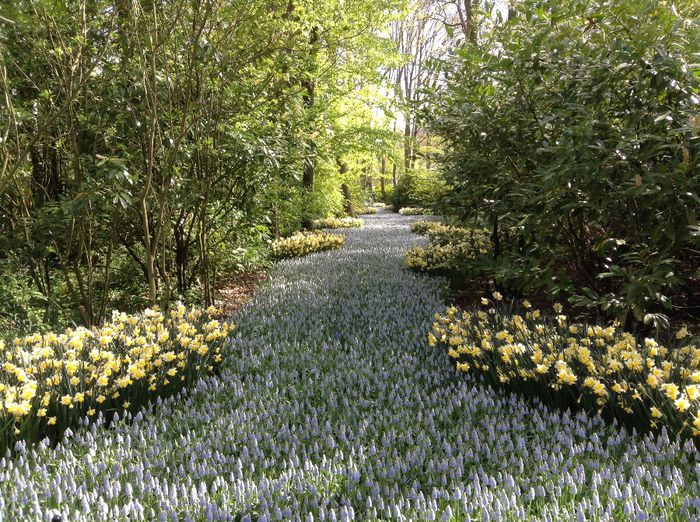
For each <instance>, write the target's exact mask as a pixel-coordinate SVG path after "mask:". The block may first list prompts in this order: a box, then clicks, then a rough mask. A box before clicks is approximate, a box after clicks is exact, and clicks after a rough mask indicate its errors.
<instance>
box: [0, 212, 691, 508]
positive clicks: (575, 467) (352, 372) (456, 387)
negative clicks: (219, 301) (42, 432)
mask: <svg viewBox="0 0 700 522" xmlns="http://www.w3.org/2000/svg"><path fill="white" fill-rule="evenodd" d="M364 219H365V226H364V228H362V229H347V230H343V231H342V234H343V235H344V236H345V238H346V242H345V246H344V247H343V248H342V249H341V250H334V251H327V252H322V253H316V254H312V255H309V256H306V257H301V258H293V259H288V260H284V261H281V262H280V263H278V264H277V266H276V268H275V270H274V271H273V273H272V276H271V279H270V281H269V283H268V284H266V285H265V286H264V287H262V288H261V289H260V290H259V292H258V293H257V295H256V297H255V298H254V300H253V301H252V302H251V303H250V304H249V305H247V306H246V307H245V308H244V309H242V310H241V311H239V312H238V313H237V314H236V316H235V317H234V318H233V320H234V321H235V323H236V324H237V325H238V328H237V330H236V336H235V338H234V339H233V341H232V342H231V344H230V346H228V348H227V350H226V353H225V358H224V361H223V367H222V369H221V373H220V375H219V376H216V377H210V378H207V379H205V380H202V381H200V382H199V383H197V384H196V385H195V387H194V388H193V389H191V390H190V391H189V392H187V393H184V394H178V395H177V396H175V397H172V398H169V399H165V400H157V401H156V404H154V405H152V406H151V407H150V408H147V409H146V410H145V411H143V412H140V413H138V414H136V415H134V416H133V417H132V416H131V415H130V414H128V413H127V414H125V415H123V418H122V420H120V421H118V422H116V423H115V424H114V425H113V426H112V427H110V428H109V429H106V428H104V426H103V425H102V424H103V423H102V421H100V420H98V422H96V423H93V424H90V425H88V426H83V427H80V428H78V429H76V430H74V433H72V434H71V435H70V436H69V437H68V438H67V439H66V440H64V441H63V442H61V444H60V445H59V446H58V447H57V448H55V449H52V448H48V447H46V445H45V444H40V445H37V446H35V447H32V448H26V447H18V448H17V452H16V454H15V455H13V456H10V455H7V456H5V457H4V458H3V459H2V460H0V521H8V522H9V521H13V522H14V521H25V520H26V521H38V520H47V521H51V520H58V519H59V518H60V519H61V520H65V521H71V522H75V521H103V520H104V521H108V520H109V521H112V520H127V519H128V520H132V521H133V520H144V521H146V520H147V521H151V520H163V521H171V520H173V521H175V520H193V521H194V520H196V521H209V520H211V521H233V520H244V521H275V520H293V521H297V520H298V521H323V520H362V521H365V520H367V521H369V520H406V521H412V520H504V519H510V520H522V519H528V520H619V519H621V518H624V519H630V520H659V519H666V520H698V519H700V480H699V479H700V458H699V456H698V452H697V451H696V450H695V448H694V446H693V445H692V444H690V445H688V444H686V445H681V444H680V443H678V442H674V441H672V440H671V437H669V436H668V435H667V434H666V433H664V432H662V433H661V434H659V435H657V436H653V435H645V436H643V437H641V436H638V435H633V434H629V433H627V432H626V431H625V430H624V429H621V428H619V427H617V426H606V425H605V424H604V423H603V422H602V421H601V419H599V418H589V417H587V416H586V415H583V414H577V415H570V414H568V413H561V412H559V411H555V410H552V409H550V408H548V407H547V406H545V405H543V404H541V403H539V402H537V401H529V402H528V401H526V400H524V399H523V398H520V397H518V396H515V395H511V394H507V393H503V392H497V391H494V390H493V389H491V388H489V387H486V386H484V385H482V384H480V383H479V382H478V381H477V380H476V379H473V378H471V377H469V376H465V375H464V374H458V373H457V371H456V370H455V369H454V366H453V365H452V364H451V362H450V361H449V357H448V356H447V354H445V353H443V351H441V350H437V349H432V348H429V347H428V345H427V342H426V332H427V331H428V330H429V329H430V326H431V324H432V321H433V315H434V313H435V312H442V311H443V310H444V308H445V307H444V304H443V295H442V289H443V288H444V286H445V281H444V280H442V279H440V278H432V277H429V276H425V275H422V274H415V273H413V272H411V271H409V270H407V269H405V267H404V265H403V254H404V252H405V251H406V250H408V249H409V248H411V247H413V246H416V245H420V244H424V241H425V240H424V239H422V238H420V237H419V236H417V235H415V234H412V233H411V232H410V230H409V226H410V224H411V223H412V222H413V221H415V220H416V219H419V218H414V217H407V216H399V215H396V214H392V213H390V212H388V211H385V210H380V211H379V212H378V213H377V214H376V215H373V216H366V217H365V218H364ZM100 419H101V417H100Z"/></svg>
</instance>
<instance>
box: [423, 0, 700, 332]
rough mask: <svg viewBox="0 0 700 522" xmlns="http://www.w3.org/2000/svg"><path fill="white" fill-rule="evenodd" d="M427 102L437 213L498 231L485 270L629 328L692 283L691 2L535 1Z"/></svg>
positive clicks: (458, 58) (696, 134)
mask: <svg viewBox="0 0 700 522" xmlns="http://www.w3.org/2000/svg"><path fill="white" fill-rule="evenodd" d="M518 12H519V14H518V16H516V17H514V18H513V19H511V20H510V21H508V22H507V23H500V24H495V25H494V28H493V29H492V30H490V31H489V32H487V33H485V35H484V41H483V45H481V46H479V47H475V46H470V47H463V48H461V49H459V50H458V51H457V53H456V55H455V58H454V59H453V60H452V61H451V62H449V63H448V64H447V67H448V68H449V75H448V80H447V82H446V85H445V86H444V88H443V89H442V90H441V91H440V92H439V94H438V95H437V96H436V97H435V103H436V104H437V105H436V107H437V109H436V110H434V111H433V112H434V116H433V117H432V119H431V121H432V126H433V129H434V130H435V131H437V132H438V133H439V134H440V135H441V136H442V138H443V140H444V143H445V145H446V146H447V150H448V152H447V155H446V157H445V159H444V167H445V169H446V179H447V181H448V183H449V184H450V185H451V186H452V187H453V190H452V191H451V192H449V193H446V194H444V195H443V196H442V198H441V204H442V205H445V206H446V207H447V208H448V209H450V213H451V214H454V215H455V216H458V217H459V218H461V219H465V220H466V219H476V220H482V221H486V222H488V223H491V224H495V225H496V227H497V229H498V230H499V232H500V231H503V230H505V229H510V231H509V233H507V234H503V233H502V232H501V233H500V234H499V236H498V237H497V239H498V245H497V248H498V252H497V253H498V254H499V256H498V259H497V263H496V264H495V265H494V267H493V270H494V273H496V274H498V275H499V276H500V277H502V278H503V279H505V280H507V281H508V283H509V284H510V285H511V286H513V287H516V288H517V289H520V290H526V291H527V290H530V291H531V290H546V291H548V292H550V293H552V294H557V293H559V294H563V295H564V296H567V297H569V299H570V300H571V302H572V303H576V304H578V305H580V306H587V307H592V308H595V309H597V310H603V311H606V312H607V313H609V314H611V315H614V316H617V317H618V318H620V319H621V320H632V319H635V320H637V321H642V320H650V319H652V318H660V317H661V315H659V314H661V313H664V312H667V311H668V310H670V309H672V308H673V307H674V306H680V305H684V304H685V303H686V301H687V299H688V298H689V293H690V289H692V288H693V286H694V285H695V286H697V283H698V259H700V257H699V256H698V255H697V251H698V246H699V243H698V227H697V213H698V210H699V209H700V197H698V194H697V192H698V187H699V186H700V162H699V157H700V115H699V114H698V103H699V98H700V90H699V82H698V72H699V70H698V66H697V65H693V64H694V63H695V64H697V62H698V60H697V57H698V53H700V26H698V24H697V22H696V20H697V17H698V15H700V6H699V5H698V4H697V2H691V1H681V2H675V3H673V5H672V4H671V3H670V2H665V1H659V0H655V1H648V0H631V1H629V0H625V1H622V0H613V1H594V2H581V1H578V0H564V1H560V0H557V1H553V0H545V1H535V0H525V1H523V2H521V3H519V4H518Z"/></svg>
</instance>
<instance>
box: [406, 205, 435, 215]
mask: <svg viewBox="0 0 700 522" xmlns="http://www.w3.org/2000/svg"><path fill="white" fill-rule="evenodd" d="M433 213H434V212H433V211H432V210H430V209H429V208H423V207H403V208H402V209H400V210H399V214H401V215H402V216H430V215H432V214H433Z"/></svg>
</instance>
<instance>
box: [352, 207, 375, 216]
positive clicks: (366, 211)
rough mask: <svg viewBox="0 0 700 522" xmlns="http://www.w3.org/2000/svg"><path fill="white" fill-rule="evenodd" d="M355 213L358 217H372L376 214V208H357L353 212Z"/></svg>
mask: <svg viewBox="0 0 700 522" xmlns="http://www.w3.org/2000/svg"><path fill="white" fill-rule="evenodd" d="M355 213H356V214H357V215H358V216H362V215H367V214H369V215H372V214H376V213H377V207H359V208H358V209H357V210H355Z"/></svg>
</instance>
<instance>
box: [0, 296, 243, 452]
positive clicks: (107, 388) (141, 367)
mask: <svg viewBox="0 0 700 522" xmlns="http://www.w3.org/2000/svg"><path fill="white" fill-rule="evenodd" d="M216 315H217V311H216V310H215V309H209V310H207V311H202V310H198V309H189V310H188V309H186V308H185V307H184V306H182V305H179V306H178V307H177V308H176V309H175V310H173V311H171V312H170V313H169V314H167V315H166V314H163V313H162V312H160V311H158V310H146V311H145V312H144V313H143V314H139V315H127V314H124V313H117V312H115V313H114V314H113V315H112V320H111V321H110V322H108V323H105V324H104V325H102V326H100V327H97V328H93V329H88V328H76V329H68V330H66V331H65V332H64V333H61V334H54V333H48V334H43V335H42V334H35V335H32V336H28V337H22V338H17V339H15V340H14V342H12V343H11V344H10V345H7V346H5V345H4V344H3V343H2V341H0V399H2V400H0V454H1V453H4V451H5V449H6V448H11V447H13V446H14V443H15V442H16V441H17V440H26V441H29V442H35V441H38V440H41V439H43V438H44V437H46V436H48V437H50V438H52V439H56V437H57V436H58V435H60V433H62V432H63V431H64V430H65V429H66V428H68V427H70V426H75V425H76V424H78V423H79V421H80V420H81V419H82V418H84V417H85V416H87V417H88V418H93V419H94V418H95V417H96V415H97V414H98V413H99V412H103V413H106V412H114V411H122V410H124V409H137V408H140V407H141V406H143V405H144V404H145V403H147V402H148V401H151V400H153V399H154V398H155V397H156V396H159V395H163V394H169V393H173V392H175V391H177V390H179V389H181V388H183V387H184V386H186V385H189V384H191V383H192V382H194V381H196V380H197V379H199V378H200V377H201V376H203V375H205V374H207V373H209V372H210V371H211V370H212V369H213V366H214V365H215V364H217V363H218V362H220V361H221V348H222V345H223V343H224V340H225V339H226V337H227V336H228V334H229V332H230V330H231V329H232V328H233V325H231V324H229V323H227V322H221V321H219V320H218V319H216V318H215V316H216Z"/></svg>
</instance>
